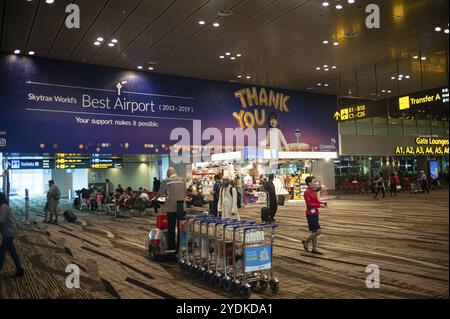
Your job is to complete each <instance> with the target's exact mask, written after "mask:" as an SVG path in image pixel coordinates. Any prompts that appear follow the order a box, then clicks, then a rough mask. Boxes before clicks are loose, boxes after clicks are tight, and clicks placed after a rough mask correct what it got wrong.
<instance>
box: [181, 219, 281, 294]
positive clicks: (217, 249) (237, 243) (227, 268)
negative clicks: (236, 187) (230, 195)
mask: <svg viewBox="0 0 450 319" xmlns="http://www.w3.org/2000/svg"><path fill="white" fill-rule="evenodd" d="M276 227H277V225H273V224H257V223H256V222H249V221H238V220H234V219H221V218H219V217H215V216H211V215H201V216H185V217H183V218H182V220H181V222H180V248H179V265H180V268H181V269H182V271H183V272H185V273H187V274H190V275H191V276H192V277H195V278H197V279H199V280H202V281H205V282H209V283H210V284H212V285H214V286H215V287H216V288H218V289H220V288H221V289H224V290H225V291H228V292H236V293H239V294H240V295H241V296H242V297H243V298H249V297H250V296H251V294H252V291H265V290H266V289H267V288H268V287H269V286H270V288H271V290H272V292H273V293H277V292H278V290H279V282H278V279H277V278H275V277H274V276H273V272H272V267H273V264H272V256H273V250H272V247H273V240H274V232H275V229H276Z"/></svg>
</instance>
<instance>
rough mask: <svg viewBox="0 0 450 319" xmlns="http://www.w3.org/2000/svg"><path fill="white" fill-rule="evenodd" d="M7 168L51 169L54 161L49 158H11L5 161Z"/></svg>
mask: <svg viewBox="0 0 450 319" xmlns="http://www.w3.org/2000/svg"><path fill="white" fill-rule="evenodd" d="M6 166H7V169H52V168H54V166H55V161H53V160H49V159H20V160H19V159H11V160H8V161H7V163H6Z"/></svg>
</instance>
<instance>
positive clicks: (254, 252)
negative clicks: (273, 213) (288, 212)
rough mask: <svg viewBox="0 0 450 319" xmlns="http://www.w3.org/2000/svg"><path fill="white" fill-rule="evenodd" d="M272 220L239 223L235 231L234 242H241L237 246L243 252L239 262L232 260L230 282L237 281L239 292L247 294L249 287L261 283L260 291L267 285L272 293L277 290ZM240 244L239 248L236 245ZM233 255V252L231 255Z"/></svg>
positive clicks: (254, 286) (253, 287) (248, 293)
mask: <svg viewBox="0 0 450 319" xmlns="http://www.w3.org/2000/svg"><path fill="white" fill-rule="evenodd" d="M276 227H278V226H277V225H274V224H269V225H266V224H261V225H255V226H248V227H239V228H236V229H235V231H234V236H235V240H234V242H235V243H237V244H238V245H241V244H242V246H240V247H238V249H237V250H236V251H237V252H238V253H240V254H241V256H242V262H241V263H238V262H233V276H234V277H233V282H234V284H235V285H238V288H237V289H239V293H240V294H241V296H242V297H244V298H249V297H250V295H251V293H252V289H255V288H256V286H257V285H258V283H259V285H260V288H261V290H262V291H264V290H266V289H267V287H268V286H270V288H271V290H272V292H273V293H277V292H278V290H279V281H278V279H277V278H276V277H274V275H273V263H272V261H273V241H274V237H275V228H276ZM239 248H241V249H239ZM233 257H234V258H236V255H234V256H233Z"/></svg>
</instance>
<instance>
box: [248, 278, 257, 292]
mask: <svg viewBox="0 0 450 319" xmlns="http://www.w3.org/2000/svg"><path fill="white" fill-rule="evenodd" d="M249 285H250V288H252V290H253V289H255V288H256V287H257V286H258V282H257V281H255V280H253V281H250V282H249Z"/></svg>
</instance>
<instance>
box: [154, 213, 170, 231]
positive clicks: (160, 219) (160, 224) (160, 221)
mask: <svg viewBox="0 0 450 319" xmlns="http://www.w3.org/2000/svg"><path fill="white" fill-rule="evenodd" d="M167 226H168V225H167V214H164V213H160V214H158V215H156V228H159V229H161V230H165V229H167Z"/></svg>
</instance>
